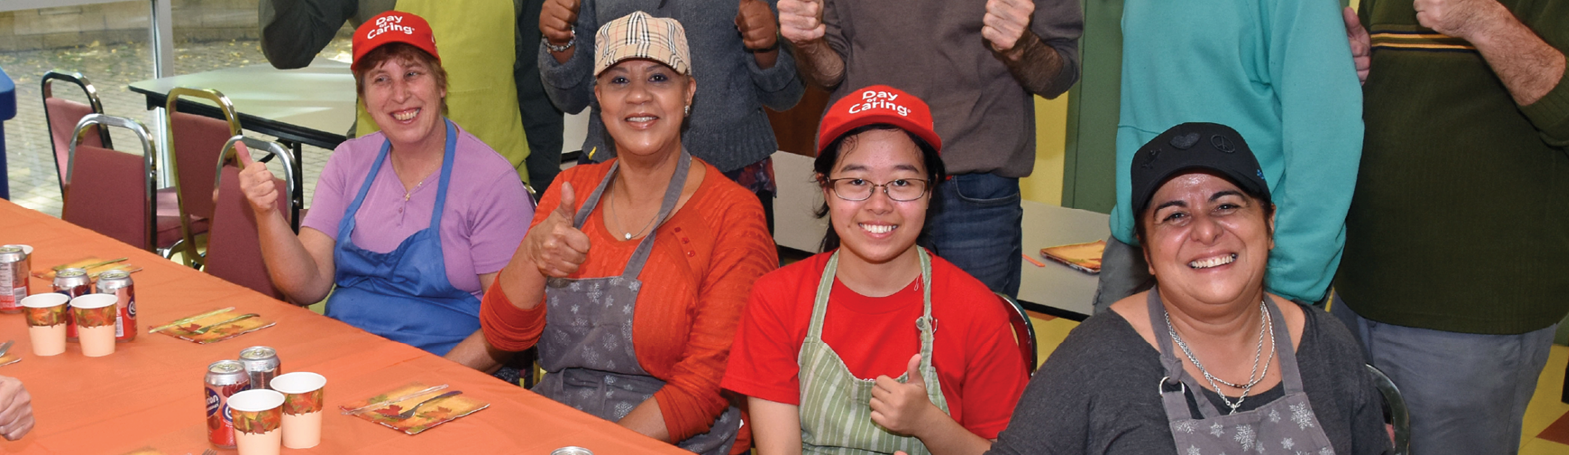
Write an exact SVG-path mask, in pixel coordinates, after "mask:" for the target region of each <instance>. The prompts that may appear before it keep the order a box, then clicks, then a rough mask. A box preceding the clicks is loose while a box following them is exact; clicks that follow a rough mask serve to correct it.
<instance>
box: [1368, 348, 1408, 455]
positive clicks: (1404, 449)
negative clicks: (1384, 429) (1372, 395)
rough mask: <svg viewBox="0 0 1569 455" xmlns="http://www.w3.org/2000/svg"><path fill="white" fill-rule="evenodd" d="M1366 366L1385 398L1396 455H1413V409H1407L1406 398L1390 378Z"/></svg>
mask: <svg viewBox="0 0 1569 455" xmlns="http://www.w3.org/2000/svg"><path fill="white" fill-rule="evenodd" d="M1366 366H1367V371H1368V373H1370V374H1369V375H1370V376H1372V377H1373V385H1375V386H1377V387H1378V393H1380V394H1382V395H1383V396H1384V412H1385V414H1386V417H1387V420H1389V422H1388V423H1387V425H1389V427H1388V428H1389V432H1390V438H1391V439H1393V441H1394V444H1395V452H1394V454H1395V455H1407V454H1409V453H1411V409H1410V408H1408V407H1406V399H1405V397H1403V396H1401V395H1400V388H1399V387H1396V386H1395V382H1394V381H1391V380H1389V376H1386V375H1384V372H1383V371H1379V369H1378V368H1377V367H1374V366H1372V365H1366Z"/></svg>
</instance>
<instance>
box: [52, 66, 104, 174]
mask: <svg viewBox="0 0 1569 455" xmlns="http://www.w3.org/2000/svg"><path fill="white" fill-rule="evenodd" d="M55 81H65V82H69V83H72V84H76V86H77V87H80V88H81V89H82V92H84V93H85V94H86V95H87V98H86V99H87V102H86V103H83V102H80V101H73V100H69V99H65V98H61V97H57V96H54V82H55ZM43 95H44V96H43V98H44V122H45V123H47V124H48V125H49V143H50V144H51V145H52V146H53V148H54V158H55V172H56V173H57V174H58V175H59V177H60V194H61V195H62V197H63V196H64V194H65V193H66V192H67V188H68V187H69V185H70V179H69V178H68V176H67V175H66V170H67V169H69V168H70V165H71V134H72V133H74V132H75V131H76V124H77V123H78V122H81V121H82V117H86V116H87V115H88V114H102V113H104V108H103V102H102V101H100V100H99V99H98V89H96V88H94V87H93V84H92V83H89V82H87V77H86V76H83V75H82V73H71V74H65V73H61V72H59V71H50V72H48V73H45V74H44V77H43ZM86 133H87V137H84V138H82V144H85V145H91V146H94V147H102V148H114V145H113V144H112V143H110V142H109V131H108V130H105V129H101V128H98V127H97V126H94V127H92V128H91V129H89V130H87V131H86Z"/></svg>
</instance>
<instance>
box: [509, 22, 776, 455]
mask: <svg viewBox="0 0 1569 455" xmlns="http://www.w3.org/2000/svg"><path fill="white" fill-rule="evenodd" d="M595 43H596V45H597V46H599V48H598V49H596V52H594V54H593V55H594V56H595V58H596V60H595V64H594V74H595V75H596V76H597V77H596V79H595V83H594V93H595V96H596V99H597V100H598V101H599V106H600V111H599V112H600V116H601V118H600V120H601V121H602V122H603V123H604V124H605V128H606V130H607V131H609V132H610V135H611V137H613V138H614V139H615V142H616V144H617V146H618V147H619V149H618V152H619V153H618V154H617V157H616V159H614V160H611V161H608V162H605V163H600V164H593V165H582V166H577V167H574V168H572V169H568V170H566V171H564V172H562V173H561V175H560V176H559V177H557V178H556V181H555V183H553V184H552V185H551V187H550V188H549V189H548V190H546V191H545V195H544V197H543V198H541V200H540V212H538V213H537V214H535V216H534V227H533V228H531V229H530V231H529V234H528V236H526V237H525V238H524V239H523V244H522V245H521V246H519V247H518V248H517V253H516V255H515V256H514V257H513V258H512V262H511V263H510V264H508V265H507V267H506V268H505V269H503V270H502V271H501V274H500V276H499V277H497V284H496V285H494V286H491V290H490V292H489V293H486V294H485V302H484V308H483V311H482V312H481V314H480V319H481V322H482V323H483V324H484V327H485V338H486V339H487V340H489V341H490V343H491V344H493V345H495V346H497V347H500V348H502V349H506V350H522V349H526V348H529V347H533V346H536V345H537V346H538V347H539V357H540V360H539V363H540V366H541V367H543V368H544V369H545V371H547V372H548V373H549V374H546V375H545V378H544V379H543V380H542V381H540V383H539V385H537V386H535V387H534V391H535V392H537V393H539V394H540V395H544V396H546V397H548V398H550V399H553V400H556V401H559V402H562V403H564V404H567V405H569V406H572V407H574V408H577V409H580V410H582V411H584V412H588V413H590V414H593V415H596V416H599V417H601V418H604V419H606V420H610V421H614V422H617V423H619V424H621V425H622V426H624V427H627V428H630V429H632V430H635V431H637V432H639V433H643V434H646V435H649V436H651V437H654V438H655V439H659V440H662V441H669V442H672V443H675V444H677V445H679V446H680V447H681V448H684V449H687V450H691V451H693V452H697V453H703V454H725V453H733V449H735V450H738V451H742V452H744V451H745V450H746V449H747V447H748V445H747V441H746V440H745V439H744V438H743V437H742V436H743V433H744V431H745V429H746V428H747V427H750V426H747V427H742V425H741V421H740V415H741V412H740V409H739V408H737V407H734V406H731V405H730V403H729V402H728V401H727V400H726V399H725V398H724V397H723V396H721V395H720V390H719V379H720V377H721V376H723V374H724V366H725V358H726V356H727V355H728V354H729V350H730V342H731V340H732V339H734V336H735V326H736V321H737V320H738V319H740V317H741V308H742V307H743V306H744V305H745V304H746V294H747V292H748V291H749V290H750V289H751V286H752V283H753V282H754V281H756V280H757V278H758V277H759V276H762V275H763V273H766V272H768V271H770V270H773V269H774V268H775V267H777V265H778V263H779V260H778V258H777V255H776V253H775V250H774V244H773V241H772V239H770V238H769V236H768V229H767V227H765V226H764V218H763V210H762V207H761V205H760V204H759V203H758V202H757V198H756V197H755V196H753V195H752V194H751V193H749V192H747V191H746V190H745V189H743V188H741V187H740V186H739V185H736V184H735V183H734V182H731V181H730V180H729V179H726V178H725V177H724V175H722V174H720V172H719V170H718V169H717V168H715V167H714V166H713V165H711V164H709V163H706V162H703V161H700V160H698V159H696V158H693V157H692V156H691V155H690V154H688V153H687V151H686V149H685V147H684V145H683V142H682V140H681V130H682V127H683V125H684V124H685V123H686V119H687V115H689V111H688V107H689V106H691V103H692V99H693V96H694V93H695V90H696V88H697V87H698V86H699V84H698V82H696V80H695V79H693V77H692V74H691V72H690V71H691V60H690V54H689V53H688V51H687V46H686V36H685V33H684V31H683V29H682V27H681V24H680V23H677V22H676V21H675V20H673V19H665V18H653V17H650V16H649V15H647V14H644V13H641V12H638V13H632V14H630V15H627V16H625V17H622V18H620V19H616V20H614V21H611V22H610V23H607V24H605V26H604V27H602V28H600V30H599V33H598V35H597V36H596V40H595Z"/></svg>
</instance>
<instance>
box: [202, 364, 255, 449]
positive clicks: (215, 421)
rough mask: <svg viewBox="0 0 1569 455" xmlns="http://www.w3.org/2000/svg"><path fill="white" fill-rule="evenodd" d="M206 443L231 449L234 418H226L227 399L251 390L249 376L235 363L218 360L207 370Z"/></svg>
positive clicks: (243, 368)
mask: <svg viewBox="0 0 1569 455" xmlns="http://www.w3.org/2000/svg"><path fill="white" fill-rule="evenodd" d="M203 383H204V384H205V385H206V398H207V442H211V443H212V445H213V447H217V448H220V449H233V448H234V420H233V419H234V418H233V417H230V416H229V397H231V396H233V395H234V394H236V393H240V392H241V391H244V390H245V389H248V388H250V386H251V377H250V375H247V374H245V367H244V366H241V365H240V362H239V361H238V360H219V361H217V362H213V363H212V365H208V366H207V377H206V378H205V380H204V381H203Z"/></svg>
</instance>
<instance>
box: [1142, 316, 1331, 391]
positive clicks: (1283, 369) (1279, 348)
mask: <svg viewBox="0 0 1569 455" xmlns="http://www.w3.org/2000/svg"><path fill="white" fill-rule="evenodd" d="M1146 303H1147V305H1149V315H1150V331H1152V332H1154V336H1155V341H1156V344H1157V345H1159V346H1160V364H1161V367H1162V368H1164V369H1165V373H1166V377H1167V378H1169V379H1174V380H1177V381H1180V382H1182V383H1184V384H1186V385H1187V388H1188V389H1190V390H1193V391H1194V401H1196V402H1198V404H1199V411H1200V413H1202V414H1204V415H1206V416H1218V415H1221V413H1220V411H1219V409H1217V408H1215V405H1214V403H1211V402H1210V401H1209V399H1208V398H1205V397H1204V396H1203V395H1202V394H1201V393H1200V391H1202V390H1204V388H1203V387H1202V386H1200V385H1199V383H1198V380H1197V379H1195V378H1193V377H1192V376H1189V375H1188V374H1187V370H1184V369H1183V368H1182V361H1181V360H1179V359H1177V356H1176V353H1175V352H1173V351H1172V346H1171V336H1169V335H1162V334H1161V332H1160V327H1163V326H1165V325H1166V307H1165V306H1164V305H1162V304H1161V300H1160V290H1159V288H1158V287H1157V288H1155V289H1150V291H1149V298H1148V299H1146ZM1264 308H1265V310H1266V311H1269V318H1270V320H1271V321H1272V323H1271V325H1272V326H1273V331H1272V332H1271V335H1272V336H1273V339H1274V341H1273V343H1272V344H1273V345H1274V349H1275V356H1276V357H1277V358H1278V359H1279V360H1280V381H1281V384H1282V385H1283V386H1284V387H1285V393H1286V395H1292V394H1298V393H1302V376H1301V372H1300V371H1299V369H1298V367H1297V353H1296V349H1294V348H1293V347H1292V345H1291V331H1290V330H1289V328H1288V327H1287V324H1286V319H1285V316H1283V315H1282V314H1281V312H1280V308H1279V307H1278V306H1277V305H1276V304H1275V299H1273V298H1270V296H1269V294H1268V293H1265V294H1264ZM1165 385H1166V383H1165V382H1164V381H1162V383H1161V386H1162V387H1164V386H1165ZM1162 390H1164V389H1162ZM1215 393H1220V392H1219V391H1216V392H1215Z"/></svg>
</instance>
